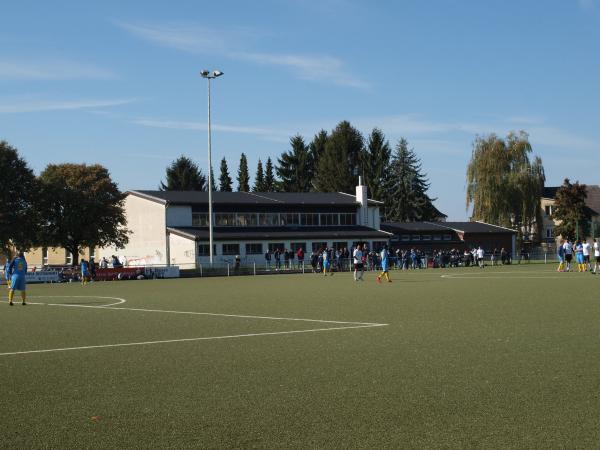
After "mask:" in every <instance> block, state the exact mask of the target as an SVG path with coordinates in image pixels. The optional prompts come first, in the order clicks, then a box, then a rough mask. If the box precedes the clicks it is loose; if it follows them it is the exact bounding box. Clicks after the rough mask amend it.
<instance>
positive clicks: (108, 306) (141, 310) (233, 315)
mask: <svg viewBox="0 0 600 450" xmlns="http://www.w3.org/2000/svg"><path fill="white" fill-rule="evenodd" d="M55 297H58V298H66V297H60V296H55ZM37 298H52V297H45V296H44V297H42V296H40V297H37ZM73 298H107V299H114V300H117V297H96V296H73ZM118 300H121V302H120V303H116V304H110V305H68V304H63V303H36V302H31V303H29V304H31V305H45V306H61V307H65V308H90V309H107V310H113V311H138V312H152V313H164V314H184V315H194V316H210V317H233V318H237V319H262V320H282V321H293V322H313V323H332V324H336V325H363V326H383V325H388V324H383V323H376V322H344V321H340V320H321V319H303V318H295V317H273V316H254V315H248V314H222V313H209V312H197V311H174V310H167V309H147V308H126V307H117V306H115V305H120V304H122V303H124V302H125V300H124V299H118Z"/></svg>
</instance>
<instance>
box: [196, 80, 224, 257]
mask: <svg viewBox="0 0 600 450" xmlns="http://www.w3.org/2000/svg"><path fill="white" fill-rule="evenodd" d="M200 75H202V77H203V78H206V80H207V81H208V247H209V250H208V252H209V253H208V254H209V257H210V265H211V266H212V264H213V212H212V183H213V181H212V148H211V130H210V80H212V79H213V78H217V77H220V76H221V75H223V72H221V71H220V70H213V71H212V72H211V71H208V70H203V71H202V72H200Z"/></svg>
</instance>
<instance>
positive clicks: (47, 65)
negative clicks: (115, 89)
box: [0, 59, 117, 80]
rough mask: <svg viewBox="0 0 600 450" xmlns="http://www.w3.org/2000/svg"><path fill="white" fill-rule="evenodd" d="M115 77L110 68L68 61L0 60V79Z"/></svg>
mask: <svg viewBox="0 0 600 450" xmlns="http://www.w3.org/2000/svg"><path fill="white" fill-rule="evenodd" d="M115 78H117V75H116V74H115V73H114V72H113V71H111V70H108V69H104V68H101V67H96V66H93V65H85V64H79V63H75V62H70V61H57V60H52V61H50V60H43V59H42V60H39V59H38V60H35V61H14V60H13V61H10V60H6V59H2V60H0V79H4V80H76V79H98V80H110V79H115Z"/></svg>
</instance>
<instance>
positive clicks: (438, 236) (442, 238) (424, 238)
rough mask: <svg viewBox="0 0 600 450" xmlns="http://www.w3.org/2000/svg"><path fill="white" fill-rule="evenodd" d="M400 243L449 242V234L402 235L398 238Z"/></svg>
mask: <svg viewBox="0 0 600 450" xmlns="http://www.w3.org/2000/svg"><path fill="white" fill-rule="evenodd" d="M400 240H402V241H405V242H407V241H451V240H452V235H451V234H433V235H431V234H403V235H402V236H400Z"/></svg>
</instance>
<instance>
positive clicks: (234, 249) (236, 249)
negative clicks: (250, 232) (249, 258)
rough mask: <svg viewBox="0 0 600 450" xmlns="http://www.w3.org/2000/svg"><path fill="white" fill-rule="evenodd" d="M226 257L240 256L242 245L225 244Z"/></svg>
mask: <svg viewBox="0 0 600 450" xmlns="http://www.w3.org/2000/svg"><path fill="white" fill-rule="evenodd" d="M223 254H224V255H239V254H240V244H223Z"/></svg>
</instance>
